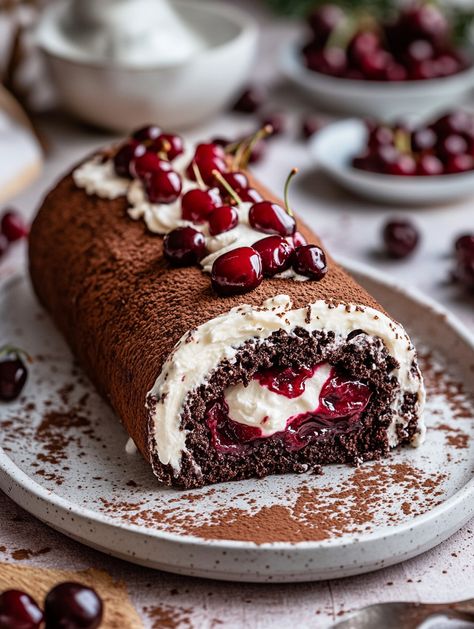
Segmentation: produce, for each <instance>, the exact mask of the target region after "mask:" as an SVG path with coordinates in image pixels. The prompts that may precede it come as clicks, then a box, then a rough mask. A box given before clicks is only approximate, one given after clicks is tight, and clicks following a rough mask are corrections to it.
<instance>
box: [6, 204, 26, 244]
mask: <svg viewBox="0 0 474 629" xmlns="http://www.w3.org/2000/svg"><path fill="white" fill-rule="evenodd" d="M0 231H1V233H2V234H3V235H4V236H5V237H6V239H7V240H8V242H15V240H20V239H21V238H25V237H26V236H28V227H27V225H26V223H25V221H24V220H23V217H22V216H21V214H19V213H18V212H17V211H16V210H8V211H6V212H5V213H4V214H3V215H2V219H1V222H0Z"/></svg>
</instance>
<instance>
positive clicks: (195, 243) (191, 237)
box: [163, 227, 206, 266]
mask: <svg viewBox="0 0 474 629" xmlns="http://www.w3.org/2000/svg"><path fill="white" fill-rule="evenodd" d="M163 253H164V255H165V258H166V259H167V260H169V262H171V263H172V264H173V265H175V266H191V265H193V264H197V263H198V262H200V261H201V260H202V258H203V257H204V256H205V255H206V239H205V238H204V235H203V234H202V233H201V232H200V231H198V230H197V229H194V228H193V227H177V228H176V229H173V231H170V232H169V233H168V234H166V236H165V237H164V240H163Z"/></svg>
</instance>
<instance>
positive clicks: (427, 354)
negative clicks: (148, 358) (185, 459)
mask: <svg viewBox="0 0 474 629" xmlns="http://www.w3.org/2000/svg"><path fill="white" fill-rule="evenodd" d="M346 266H348V267H349V270H351V271H352V272H353V273H354V274H355V275H356V277H357V279H358V280H359V281H360V282H361V283H362V284H363V285H364V286H366V287H367V288H368V290H369V291H370V292H372V293H373V294H374V295H375V297H376V298H378V299H379V301H381V302H382V303H383V304H384V305H385V306H386V307H387V309H388V310H389V311H390V312H391V313H392V314H393V315H394V316H395V317H396V318H398V319H399V320H401V321H402V322H403V323H404V324H405V325H406V327H407V328H408V331H409V332H410V333H412V334H413V335H414V337H415V339H416V340H417V341H418V342H419V344H420V348H421V350H422V351H421V354H422V364H423V365H424V366H425V375H426V380H427V384H428V405H427V411H426V421H427V424H428V435H427V441H426V443H425V444H424V445H423V446H422V447H421V448H419V449H412V448H405V449H402V450H398V451H395V452H393V453H392V455H391V456H390V457H389V458H388V459H386V460H384V461H383V462H375V463H367V464H364V465H362V466H361V467H360V468H358V469H354V468H352V467H349V466H339V465H338V466H330V467H327V468H326V469H325V471H324V474H323V475H322V476H315V475H309V474H308V475H300V476H297V475H288V476H277V477H270V478H266V479H263V480H251V481H242V482H237V483H227V484H222V485H217V486H213V487H207V488H203V489H200V490H194V491H186V492H182V491H178V490H173V489H169V488H163V487H161V486H160V485H158V483H157V481H156V479H155V478H154V477H153V475H152V473H151V471H150V470H149V468H148V466H147V465H146V464H145V463H144V462H143V461H142V459H141V458H140V457H139V456H138V455H136V454H126V453H125V443H126V440H127V436H126V434H125V432H124V430H123V429H122V427H121V425H120V424H119V422H118V421H117V420H116V419H115V417H114V416H113V414H112V412H111V411H110V409H109V408H108V407H107V406H106V405H105V403H104V402H102V401H101V400H100V398H99V397H98V395H97V394H96V393H95V391H94V389H93V387H92V386H91V385H90V384H89V383H88V382H87V380H86V378H85V377H84V375H83V374H82V373H81V371H80V369H79V368H77V366H75V365H74V362H73V360H72V358H71V354H70V352H69V350H68V349H67V347H66V345H65V343H64V342H63V340H62V338H61V337H60V335H59V334H58V333H57V332H56V330H55V329H54V328H53V325H52V323H51V322H50V320H49V318H48V317H47V315H46V314H45V313H44V312H42V311H41V309H40V307H39V306H38V305H37V303H36V300H35V298H34V296H33V294H32V292H31V289H30V286H29V283H28V280H27V279H26V278H25V277H22V276H17V277H15V278H13V279H10V280H4V282H3V284H2V285H0V343H1V342H6V341H8V342H13V343H15V344H18V345H21V346H22V347H23V348H25V349H26V350H28V351H29V352H30V353H31V354H32V355H33V357H34V358H35V360H34V363H33V364H32V365H31V368H30V378H29V381H28V383H27V386H26V388H25V390H24V395H23V396H22V398H21V399H20V400H18V401H17V402H15V403H14V404H9V405H2V406H0V428H1V430H0V444H1V445H2V446H3V449H1V448H0V488H1V489H3V490H4V491H5V492H6V493H7V494H8V495H9V496H10V497H11V498H12V499H13V500H14V501H15V502H17V503H18V504H19V505H21V506H22V507H24V508H25V509H27V510H28V511H30V512H31V513H33V514H34V515H36V516H37V517H38V518H40V519H41V520H43V521H45V522H46V523H48V524H49V525H51V526H52V527H54V528H55V529H57V530H58V531H61V532H63V533H65V534H66V535H69V536H70V537H73V538H75V539H77V540H79V541H81V542H84V543H85V544H88V545H90V546H93V547H95V548H98V549H100V550H102V551H104V552H106V553H110V554H112V555H115V556H117V557H121V558H124V559H128V560H130V561H133V562H136V563H139V564H143V565H146V566H151V567H154V568H159V569H163V570H168V571H172V572H177V573H183V574H189V575H196V576H202V577H212V578H216V579H229V580H237V581H275V582H278V581H280V582H284V581H305V580H317V579H328V578H335V577H344V576H348V575H354V574H359V573H363V572H368V571H370V570H375V569H377V568H380V567H382V566H384V565H390V564H394V563H397V562H400V561H403V560H405V559H408V558H410V557H413V556H415V555H417V554H419V553H422V552H424V551H425V550H427V549H429V548H432V547H433V546H435V545H436V544H438V543H440V542H442V541H443V540H445V539H446V538H447V537H449V536H450V535H452V534H453V533H454V532H455V531H456V530H457V529H459V528H460V527H461V526H462V525H463V524H464V523H465V522H467V521H468V519H469V518H470V517H472V516H473V515H474V499H473V498H474V479H473V476H474V402H473V398H472V395H473V394H474V389H473V386H474V385H473V380H474V378H473V374H474V342H473V340H472V338H470V337H469V336H468V334H467V332H466V331H465V330H464V329H463V328H462V326H461V325H460V324H459V323H458V322H456V321H455V320H453V319H452V318H451V317H450V316H448V315H447V314H446V313H444V312H443V311H441V310H439V309H437V308H435V307H433V305H432V304H431V303H429V302H428V301H426V300H425V299H424V298H422V297H421V296H420V295H417V294H415V293H406V292H404V291H401V290H400V289H398V288H395V287H394V286H391V285H390V284H388V283H387V282H386V281H385V280H384V279H383V278H381V277H380V276H378V275H374V274H373V273H372V272H368V271H367V270H365V269H361V268H360V267H354V265H352V264H350V265H346ZM462 382H464V389H463V387H462ZM469 387H470V389H469ZM268 540H272V541H268ZM302 540H306V541H302Z"/></svg>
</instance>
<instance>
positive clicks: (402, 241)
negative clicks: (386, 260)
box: [382, 219, 420, 259]
mask: <svg viewBox="0 0 474 629" xmlns="http://www.w3.org/2000/svg"><path fill="white" fill-rule="evenodd" d="M382 236H383V241H384V244H385V250H386V251H387V253H388V255H389V256H390V257H391V258H396V259H402V258H406V257H407V256H409V255H410V254H412V253H413V252H414V250H415V249H416V247H417V246H418V242H419V240H420V234H419V232H418V229H417V228H416V227H415V225H414V224H413V223H412V222H411V221H409V220H404V219H398V220H390V221H388V222H387V223H386V224H385V226H384V228H383V232H382Z"/></svg>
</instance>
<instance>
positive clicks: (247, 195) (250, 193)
mask: <svg viewBox="0 0 474 629" xmlns="http://www.w3.org/2000/svg"><path fill="white" fill-rule="evenodd" d="M239 197H240V200H241V201H242V202H243V203H259V202H260V201H263V197H262V195H261V194H260V192H259V191H258V190H255V188H247V189H246V190H241V191H240V192H239Z"/></svg>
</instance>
